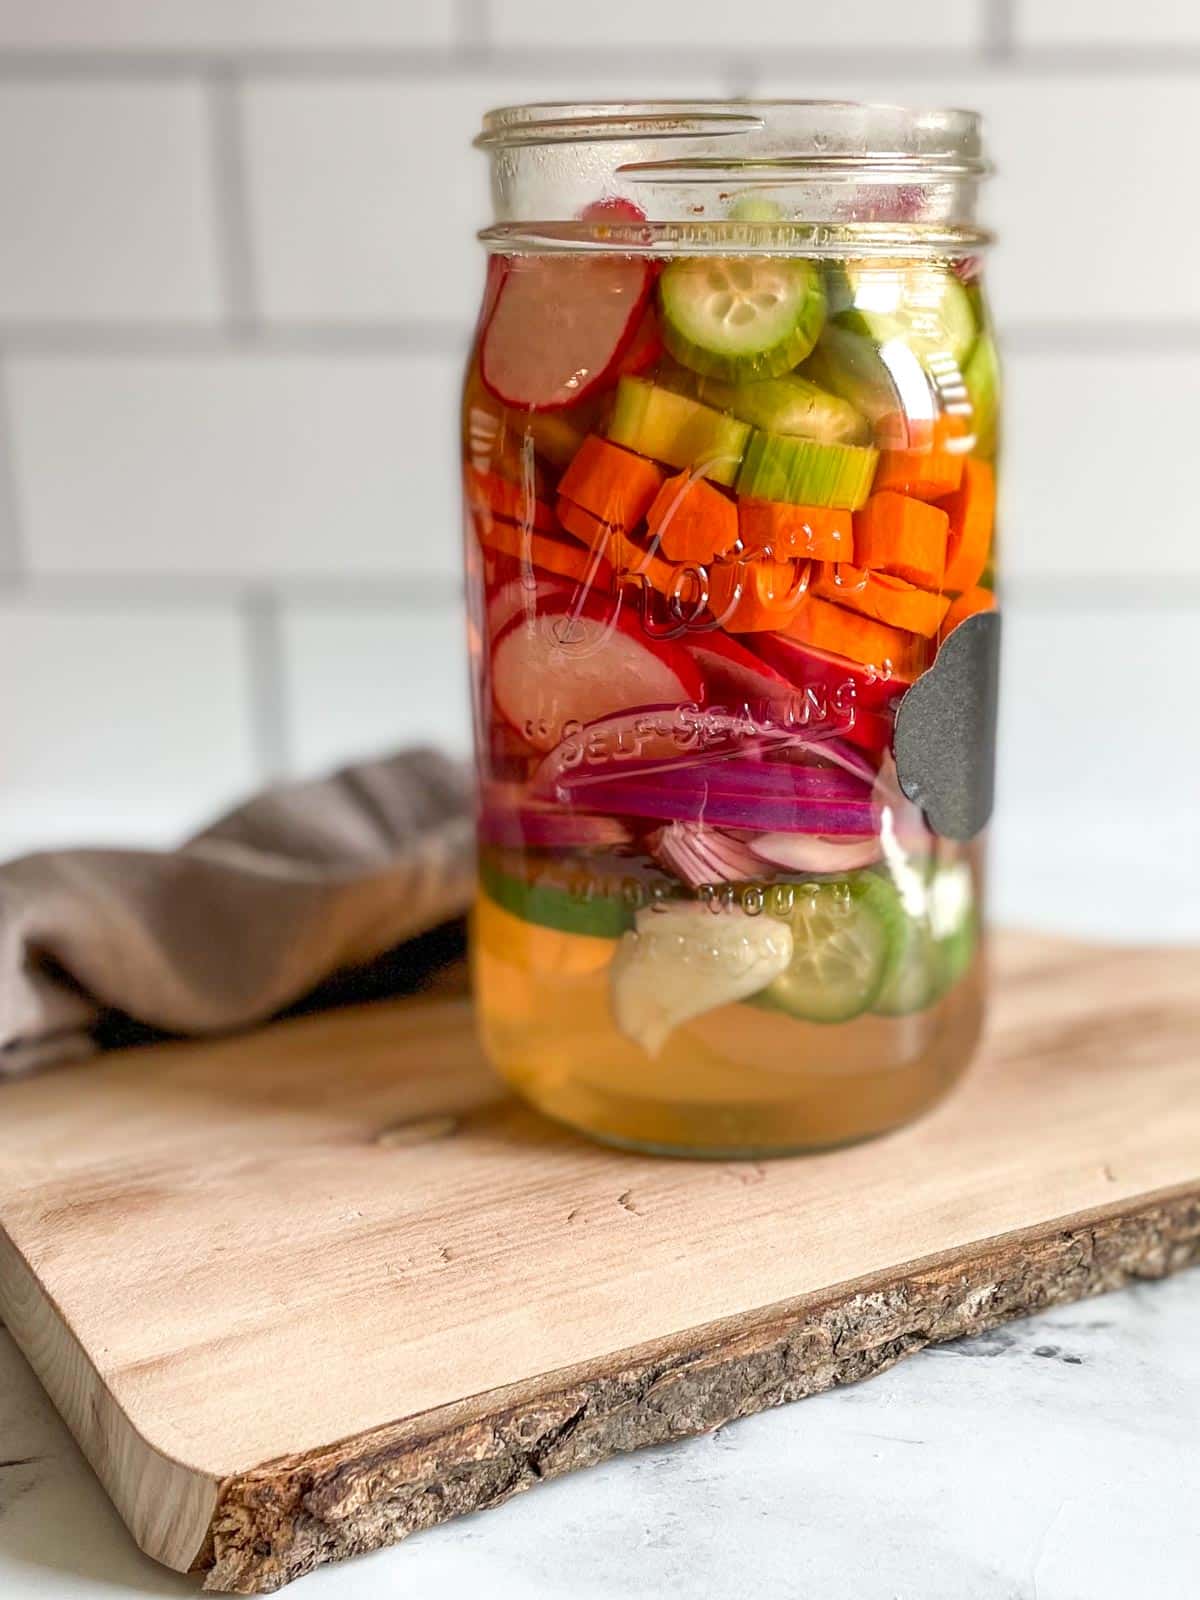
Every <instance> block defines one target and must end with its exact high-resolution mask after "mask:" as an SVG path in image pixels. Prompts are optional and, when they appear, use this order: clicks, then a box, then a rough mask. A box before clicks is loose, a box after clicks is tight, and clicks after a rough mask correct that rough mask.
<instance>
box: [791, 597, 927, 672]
mask: <svg viewBox="0 0 1200 1600" xmlns="http://www.w3.org/2000/svg"><path fill="white" fill-rule="evenodd" d="M787 634H788V636H789V638H792V639H798V640H799V641H800V643H801V644H806V645H808V646H809V647H810V648H812V649H814V650H821V651H824V652H825V654H827V655H833V656H841V657H843V658H845V659H846V660H849V661H857V662H858V663H859V664H860V665H862V666H865V667H871V668H873V669H874V670H875V671H876V672H878V673H879V674H880V675H881V676H882V677H885V678H892V677H895V678H897V679H900V680H903V681H907V682H910V683H911V682H912V680H913V679H914V678H916V677H917V675H918V674H919V673H921V672H923V671H924V670H925V668H926V667H927V666H928V665H929V661H930V658H931V656H932V650H931V648H930V645H929V642H928V641H927V640H925V639H922V638H921V637H919V635H917V634H913V633H906V632H905V631H904V630H903V629H902V628H890V627H888V625H887V624H886V623H885V622H878V621H876V619H875V618H874V617H864V616H862V615H861V614H860V613H859V612H857V611H847V610H846V608H845V607H844V606H835V605H831V604H830V603H829V601H828V600H822V599H820V598H819V597H818V596H817V595H814V594H812V593H811V592H810V593H809V595H808V597H807V599H806V600H805V601H804V604H803V605H802V606H801V607H800V609H799V611H798V612H797V613H796V617H795V620H794V621H793V622H792V623H791V625H790V626H789V627H788V629H787Z"/></svg>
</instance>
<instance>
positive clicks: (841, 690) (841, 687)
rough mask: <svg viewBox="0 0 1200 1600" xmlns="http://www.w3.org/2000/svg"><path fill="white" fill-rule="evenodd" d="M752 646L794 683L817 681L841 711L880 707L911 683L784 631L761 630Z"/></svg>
mask: <svg viewBox="0 0 1200 1600" xmlns="http://www.w3.org/2000/svg"><path fill="white" fill-rule="evenodd" d="M755 649H756V650H757V651H758V652H759V654H761V656H762V658H763V660H764V661H766V662H767V664H768V665H769V666H771V667H773V668H774V669H775V671H776V672H779V673H782V674H783V676H784V677H785V678H786V679H787V680H788V682H789V683H790V684H792V685H793V686H794V687H796V688H799V689H803V688H807V687H808V686H809V685H810V684H812V685H819V686H820V687H821V688H822V689H823V690H824V692H825V693H826V694H827V695H828V697H829V699H830V701H831V702H834V703H836V704H837V705H838V706H839V707H841V709H842V710H844V711H849V710H850V708H851V707H852V706H862V707H863V708H864V709H865V710H867V711H882V710H885V709H886V708H887V707H889V706H890V704H891V702H892V701H893V700H894V699H895V698H896V696H897V695H901V694H903V693H904V691H905V690H906V689H908V688H910V687H911V685H912V679H911V678H904V677H901V676H900V675H899V674H898V673H893V674H892V675H891V677H888V678H885V677H883V676H882V674H880V673H878V672H876V671H874V670H873V669H872V668H870V667H864V666H862V665H861V664H860V663H859V662H857V661H850V660H847V659H846V657H845V656H833V655H828V654H826V652H825V651H824V650H814V649H813V648H812V646H811V645H807V644H801V643H800V642H799V641H798V640H797V639H790V638H788V636H787V634H784V633H770V634H768V633H764V634H762V635H761V636H759V637H758V638H757V639H756V640H755Z"/></svg>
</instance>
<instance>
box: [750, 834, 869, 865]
mask: <svg viewBox="0 0 1200 1600" xmlns="http://www.w3.org/2000/svg"><path fill="white" fill-rule="evenodd" d="M746 848H747V849H748V850H749V851H750V852H751V854H752V855H755V856H757V857H758V859H759V860H760V861H767V862H769V863H770V864H771V865H772V866H774V867H783V868H785V869H786V870H787V871H788V872H837V873H842V872H856V871H857V870H858V869H859V867H870V866H874V864H875V862H876V861H878V860H879V858H880V856H881V855H882V854H883V848H882V846H881V845H880V842H879V838H878V836H877V835H875V834H865V835H864V836H863V837H862V838H858V839H855V838H837V839H826V838H823V837H822V836H821V835H820V834H816V833H756V834H753V835H752V836H751V837H750V838H748V839H747V840H746Z"/></svg>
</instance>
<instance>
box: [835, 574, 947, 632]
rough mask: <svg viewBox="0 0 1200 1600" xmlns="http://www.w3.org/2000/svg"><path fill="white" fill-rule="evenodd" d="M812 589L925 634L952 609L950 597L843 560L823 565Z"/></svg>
mask: <svg viewBox="0 0 1200 1600" xmlns="http://www.w3.org/2000/svg"><path fill="white" fill-rule="evenodd" d="M812 592H813V594H815V595H816V596H817V598H818V599H820V600H832V601H833V602H834V603H835V604H837V605H839V606H846V607H848V608H849V609H850V610H851V611H861V612H862V614H863V616H865V617H874V618H875V619H876V620H877V621H879V622H886V623H887V624H888V625H889V626H890V627H893V628H902V629H903V630H904V631H905V633H919V634H922V635H924V636H925V637H929V636H930V635H931V634H935V633H936V632H937V631H938V625H939V624H940V622H941V620H942V618H943V617H944V616H945V615H946V612H947V611H948V610H949V609H950V596H949V595H945V594H931V593H930V592H929V590H928V589H918V588H917V586H916V584H913V583H906V582H905V581H904V579H903V578H892V577H889V576H888V574H887V573H886V572H868V571H867V569H866V567H849V566H847V565H846V564H845V563H844V562H842V563H840V564H838V565H837V566H832V567H831V566H824V567H821V568H820V569H819V571H818V572H817V573H816V574H815V576H814V577H813V580H812Z"/></svg>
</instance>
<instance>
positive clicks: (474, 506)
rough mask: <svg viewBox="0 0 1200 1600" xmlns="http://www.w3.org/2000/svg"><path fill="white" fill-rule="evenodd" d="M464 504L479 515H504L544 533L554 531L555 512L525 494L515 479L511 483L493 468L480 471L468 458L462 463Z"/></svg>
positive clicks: (511, 520)
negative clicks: (490, 470)
mask: <svg viewBox="0 0 1200 1600" xmlns="http://www.w3.org/2000/svg"><path fill="white" fill-rule="evenodd" d="M463 483H464V486H465V490H466V496H467V504H468V505H469V506H470V507H471V510H472V511H475V512H478V513H480V514H481V515H489V514H490V515H492V516H496V517H503V518H505V519H506V520H507V521H508V522H517V523H522V524H523V523H526V522H528V523H529V525H530V526H531V527H534V528H540V529H541V530H542V531H543V532H545V533H553V532H554V531H555V522H554V513H553V511H551V509H550V507H549V506H548V505H546V504H545V502H544V501H542V500H537V499H535V498H534V497H533V496H532V495H530V494H526V492H525V491H524V489H523V488H522V487H521V485H520V484H518V483H510V482H509V480H508V479H507V478H502V477H501V476H500V475H499V473H496V472H480V470H479V469H478V467H473V466H472V465H471V464H470V462H467V463H465V464H464V466H463Z"/></svg>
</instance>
